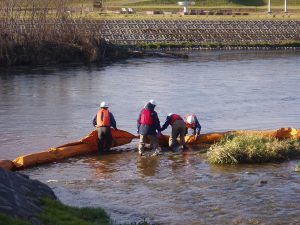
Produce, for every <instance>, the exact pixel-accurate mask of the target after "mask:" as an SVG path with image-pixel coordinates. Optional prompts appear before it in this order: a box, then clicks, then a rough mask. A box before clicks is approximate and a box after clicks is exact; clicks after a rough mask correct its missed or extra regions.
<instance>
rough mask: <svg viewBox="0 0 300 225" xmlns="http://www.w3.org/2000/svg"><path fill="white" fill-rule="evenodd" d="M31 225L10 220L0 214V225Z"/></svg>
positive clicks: (26, 222)
mask: <svg viewBox="0 0 300 225" xmlns="http://www.w3.org/2000/svg"><path fill="white" fill-rule="evenodd" d="M7 224H9V225H31V223H30V222H29V221H24V220H21V219H16V218H12V217H10V216H7V215H5V214H2V213H0V225H7Z"/></svg>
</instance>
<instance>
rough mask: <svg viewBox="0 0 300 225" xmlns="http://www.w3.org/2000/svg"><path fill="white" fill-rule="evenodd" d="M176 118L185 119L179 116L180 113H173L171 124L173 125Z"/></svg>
mask: <svg viewBox="0 0 300 225" xmlns="http://www.w3.org/2000/svg"><path fill="white" fill-rule="evenodd" d="M176 120H183V119H182V118H181V116H179V115H177V114H172V116H171V122H170V124H171V125H173V123H174V122H175V121H176Z"/></svg>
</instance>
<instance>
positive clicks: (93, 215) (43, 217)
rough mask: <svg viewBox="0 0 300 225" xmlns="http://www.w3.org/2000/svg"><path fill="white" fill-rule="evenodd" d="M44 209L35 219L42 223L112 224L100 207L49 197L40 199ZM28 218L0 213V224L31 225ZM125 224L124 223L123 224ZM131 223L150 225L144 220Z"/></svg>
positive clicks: (56, 224) (50, 224)
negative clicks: (64, 202) (75, 203)
mask: <svg viewBox="0 0 300 225" xmlns="http://www.w3.org/2000/svg"><path fill="white" fill-rule="evenodd" d="M41 204H42V205H43V206H44V208H45V210H44V211H43V212H42V213H41V214H39V215H37V217H36V218H37V219H38V220H39V221H40V222H41V224H44V225H54V224H55V225H105V224H109V225H114V224H117V223H115V222H113V221H111V219H110V218H109V216H108V215H107V213H106V212H105V211H104V210H103V209H101V208H89V207H86V208H76V207H71V206H66V205H64V204H62V203H61V202H59V201H57V200H53V199H49V198H45V199H42V200H41ZM31 224H32V223H31V222H30V221H29V220H25V219H16V218H12V217H10V216H7V215H5V214H1V213H0V225H31ZM124 225H125V224H124ZM131 225H150V224H149V223H147V222H146V221H142V222H139V223H132V224H131Z"/></svg>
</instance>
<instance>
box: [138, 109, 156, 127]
mask: <svg viewBox="0 0 300 225" xmlns="http://www.w3.org/2000/svg"><path fill="white" fill-rule="evenodd" d="M140 124H144V125H152V124H153V118H152V116H151V111H150V110H149V109H143V111H142V113H141V118H140Z"/></svg>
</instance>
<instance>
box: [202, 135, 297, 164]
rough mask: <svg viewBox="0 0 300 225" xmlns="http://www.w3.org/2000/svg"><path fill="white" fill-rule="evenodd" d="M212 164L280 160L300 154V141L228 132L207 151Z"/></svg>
mask: <svg viewBox="0 0 300 225" xmlns="http://www.w3.org/2000/svg"><path fill="white" fill-rule="evenodd" d="M207 156H208V161H209V162H210V163H212V164H238V163H266V162H278V161H283V160H287V159H289V158H293V157H298V156H300V141H299V140H297V139H284V140H278V139H276V138H273V137H263V136H259V135H249V134H228V135H226V136H225V137H224V138H223V139H222V140H221V141H220V142H217V143H215V144H214V145H212V146H211V147H210V148H209V151H208V152H207Z"/></svg>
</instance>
